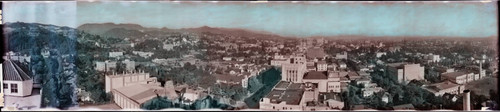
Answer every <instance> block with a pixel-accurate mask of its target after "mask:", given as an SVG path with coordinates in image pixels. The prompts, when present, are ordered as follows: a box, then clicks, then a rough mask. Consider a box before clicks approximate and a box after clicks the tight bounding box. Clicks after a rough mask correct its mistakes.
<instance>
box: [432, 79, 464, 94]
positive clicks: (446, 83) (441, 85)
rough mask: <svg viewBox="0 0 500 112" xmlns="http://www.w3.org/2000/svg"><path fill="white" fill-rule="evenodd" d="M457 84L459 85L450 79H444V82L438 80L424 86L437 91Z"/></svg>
mask: <svg viewBox="0 0 500 112" xmlns="http://www.w3.org/2000/svg"><path fill="white" fill-rule="evenodd" d="M457 86H459V85H458V84H455V83H452V82H450V81H444V82H440V83H435V84H431V85H429V86H427V87H425V88H426V89H430V90H433V91H435V92H437V91H440V90H443V89H448V88H452V87H457Z"/></svg>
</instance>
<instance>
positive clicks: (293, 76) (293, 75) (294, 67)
mask: <svg viewBox="0 0 500 112" xmlns="http://www.w3.org/2000/svg"><path fill="white" fill-rule="evenodd" d="M281 69H282V70H281V71H282V74H283V75H282V76H281V80H283V81H290V82H295V83H301V82H302V78H303V77H304V74H305V73H306V72H307V68H306V64H305V63H302V64H301V63H295V62H294V60H292V61H291V63H287V64H283V65H282V68H281Z"/></svg>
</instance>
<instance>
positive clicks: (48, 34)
mask: <svg viewBox="0 0 500 112" xmlns="http://www.w3.org/2000/svg"><path fill="white" fill-rule="evenodd" d="M4 34H5V37H6V38H7V39H8V41H7V42H8V50H9V51H14V52H24V53H27V51H31V52H34V53H39V50H40V49H42V48H43V47H48V48H49V49H58V50H59V52H60V53H62V54H67V53H74V51H75V50H74V46H75V43H76V38H77V34H78V31H77V30H76V29H73V28H69V27H60V26H55V25H46V24H39V23H23V22H15V23H5V24H4Z"/></svg>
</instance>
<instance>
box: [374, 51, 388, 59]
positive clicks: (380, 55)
mask: <svg viewBox="0 0 500 112" xmlns="http://www.w3.org/2000/svg"><path fill="white" fill-rule="evenodd" d="M383 55H387V53H385V52H377V53H376V54H375V56H376V57H377V58H380V57H382V56H383Z"/></svg>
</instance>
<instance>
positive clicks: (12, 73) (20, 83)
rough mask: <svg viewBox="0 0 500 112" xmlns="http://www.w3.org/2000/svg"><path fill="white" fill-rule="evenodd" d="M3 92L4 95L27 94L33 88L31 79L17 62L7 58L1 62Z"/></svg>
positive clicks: (29, 93)
mask: <svg viewBox="0 0 500 112" xmlns="http://www.w3.org/2000/svg"><path fill="white" fill-rule="evenodd" d="M2 65H3V76H2V77H3V85H2V86H3V93H4V95H6V96H20V97H23V96H28V95H31V91H32V89H33V79H32V78H31V77H30V76H29V75H28V72H26V71H27V70H23V69H22V68H21V67H20V66H19V65H18V64H17V63H15V62H12V61H11V60H9V59H7V60H5V61H4V62H3V63H2Z"/></svg>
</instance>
